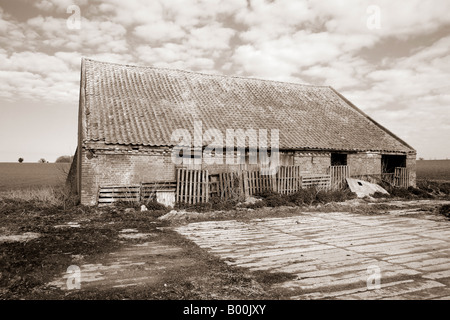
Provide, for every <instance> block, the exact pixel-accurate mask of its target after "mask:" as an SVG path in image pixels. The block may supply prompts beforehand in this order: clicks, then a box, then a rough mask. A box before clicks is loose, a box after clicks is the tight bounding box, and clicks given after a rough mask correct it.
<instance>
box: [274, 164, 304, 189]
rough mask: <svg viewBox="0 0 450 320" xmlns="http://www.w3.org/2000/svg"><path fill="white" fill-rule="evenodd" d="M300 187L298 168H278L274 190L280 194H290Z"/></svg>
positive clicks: (300, 178)
mask: <svg viewBox="0 0 450 320" xmlns="http://www.w3.org/2000/svg"><path fill="white" fill-rule="evenodd" d="M301 187H302V177H301V174H300V166H280V167H279V168H278V172H277V176H276V189H275V190H274V191H277V192H278V193H280V194H291V193H294V192H297V191H298V190H299V189H300V188H301Z"/></svg>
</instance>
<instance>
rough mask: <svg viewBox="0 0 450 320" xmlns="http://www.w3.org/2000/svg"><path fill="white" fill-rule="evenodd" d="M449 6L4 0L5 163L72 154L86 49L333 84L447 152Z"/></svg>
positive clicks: (113, 57)
mask: <svg viewBox="0 0 450 320" xmlns="http://www.w3.org/2000/svg"><path fill="white" fill-rule="evenodd" d="M73 5H76V7H74V6H73ZM77 8H79V13H80V14H79V19H78V11H77V10H76V9H77ZM449 12H450V1H447V0H435V1H425V0H409V1H392V0H383V1H378V0H370V1H357V0H345V1H344V0H342V1H338V0H333V1H318V0H314V1H296V0H274V1H268V0H226V1H220V0H204V1H202V0H173V1H172V0H108V1H106V0H105V1H100V0H89V1H88V0H37V1H31V0H10V1H8V0H0V43H1V47H0V115H1V116H0V137H1V138H0V161H9V162H16V161H17V159H18V158H19V157H23V158H25V161H26V162H36V161H37V160H38V159H39V158H45V159H47V160H49V161H51V162H52V161H54V160H55V159H56V158H57V157H58V156H60V155H65V154H73V153H74V151H75V148H76V135H77V108H78V95H79V76H80V58H81V57H82V56H84V57H90V58H94V59H98V60H104V61H111V62H118V63H125V64H138V65H153V66H158V67H169V68H177V69H185V70H193V71H201V72H206V73H216V74H225V75H239V76H246V77H256V78H263V79H274V80H281V81H289V82H296V83H310V84H317V85H330V86H332V87H334V88H335V89H337V90H338V91H340V92H341V93H342V94H343V95H344V96H346V97H347V98H348V99H349V100H350V101H352V102H353V103H354V104H356V105H357V106H358V107H359V108H361V109H362V110H363V111H364V112H366V113H368V114H369V115H370V116H372V117H373V118H374V119H375V120H377V121H378V122H380V123H381V124H382V125H384V126H385V127H387V128H388V129H390V130H392V131H393V132H394V133H396V134H397V135H398V136H400V137H401V138H402V139H404V140H406V141H407V142H408V143H409V144H410V145H412V146H413V147H414V148H415V149H416V150H417V151H418V157H424V158H426V159H429V158H431V159H434V158H437V159H442V158H447V157H450V142H449V141H450V140H449V136H450V112H449V108H450V80H449V79H450V14H449ZM78 22H79V25H78ZM78 27H79V28H78Z"/></svg>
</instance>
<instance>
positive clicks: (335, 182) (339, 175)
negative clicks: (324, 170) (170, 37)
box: [328, 166, 350, 189]
mask: <svg viewBox="0 0 450 320" xmlns="http://www.w3.org/2000/svg"><path fill="white" fill-rule="evenodd" d="M328 170H329V174H330V178H331V189H344V188H345V186H346V185H347V181H346V180H345V179H346V178H349V177H350V170H349V168H348V166H330V168H329V169H328Z"/></svg>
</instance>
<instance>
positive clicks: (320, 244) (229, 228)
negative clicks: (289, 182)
mask: <svg viewBox="0 0 450 320" xmlns="http://www.w3.org/2000/svg"><path fill="white" fill-rule="evenodd" d="M176 231H177V232H179V233H180V234H182V235H184V236H186V237H187V238H188V239H190V240H192V241H194V242H195V243H196V244H197V245H199V246H200V247H201V248H204V249H206V250H209V251H210V252H211V253H213V254H216V255H218V256H220V257H221V258H222V259H224V260H225V261H226V262H227V263H228V264H231V265H236V266H240V267H246V268H249V269H250V270H251V271H258V270H265V271H269V272H274V273H279V272H283V273H289V274H292V275H293V279H292V280H289V281H286V282H283V283H278V284H276V285H273V289H274V290H283V291H284V292H287V293H288V295H289V296H290V298H291V299H450V245H449V244H450V222H449V221H447V220H444V219H430V218H427V217H423V216H422V217H411V216H408V215H395V214H393V215H390V214H383V215H361V214H352V213H345V212H331V213H330V212H327V213H318V212H310V213H304V214H301V215H298V216H292V217H288V218H264V219H253V220H248V221H236V220H230V221H208V222H198V223H190V224H187V225H184V226H180V227H177V228H176ZM378 275H379V277H378ZM377 279H379V282H377ZM378 284H379V286H378Z"/></svg>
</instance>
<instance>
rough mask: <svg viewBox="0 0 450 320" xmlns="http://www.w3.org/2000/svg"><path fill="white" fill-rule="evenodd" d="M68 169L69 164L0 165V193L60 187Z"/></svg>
mask: <svg viewBox="0 0 450 320" xmlns="http://www.w3.org/2000/svg"><path fill="white" fill-rule="evenodd" d="M69 168H70V164H69V163H7V162H5V163H0V191H6V190H15V189H24V188H35V187H41V186H57V185H61V184H63V183H64V182H65V180H66V176H67V173H68V172H69Z"/></svg>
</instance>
